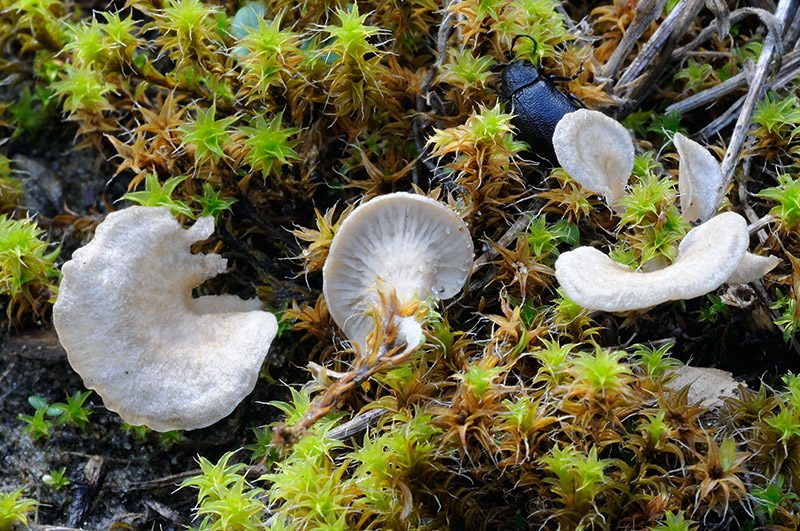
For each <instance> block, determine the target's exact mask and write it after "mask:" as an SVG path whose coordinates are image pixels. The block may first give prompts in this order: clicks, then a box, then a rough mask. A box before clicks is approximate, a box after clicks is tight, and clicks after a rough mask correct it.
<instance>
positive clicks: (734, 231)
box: [555, 212, 749, 312]
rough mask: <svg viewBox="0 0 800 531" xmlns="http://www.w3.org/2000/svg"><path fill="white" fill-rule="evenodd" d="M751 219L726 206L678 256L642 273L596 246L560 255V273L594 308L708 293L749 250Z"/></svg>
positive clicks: (574, 296) (573, 293)
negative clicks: (659, 267)
mask: <svg viewBox="0 0 800 531" xmlns="http://www.w3.org/2000/svg"><path fill="white" fill-rule="evenodd" d="M748 243H749V235H748V232H747V222H746V221H745V219H744V218H743V217H742V216H740V215H739V214H736V213H734V212H725V213H723V214H720V215H718V216H716V217H714V218H712V219H710V220H709V221H707V222H706V223H703V224H702V225H700V226H698V227H695V228H694V229H692V230H690V231H689V232H688V233H687V234H686V237H685V238H684V239H683V240H682V241H681V243H680V245H679V247H678V249H679V253H678V258H677V260H675V262H674V263H673V264H672V265H670V266H668V267H665V268H664V269H660V270H657V271H652V272H648V273H641V272H637V271H633V270H631V269H630V268H628V267H625V266H623V265H620V264H618V263H616V262H614V261H613V260H611V258H609V257H608V256H607V255H605V254H603V253H602V252H600V251H598V250H597V249H594V248H592V247H579V248H577V249H575V250H573V251H569V252H566V253H564V254H562V255H561V256H559V257H558V260H556V264H555V268H556V278H557V279H558V281H559V282H560V283H561V287H562V288H563V289H564V292H565V293H566V295H567V297H569V298H570V299H571V300H572V301H573V302H575V303H576V304H578V305H580V306H583V307H584V308H589V309H593V310H602V311H607V312H624V311H629V310H636V309H640V308H648V307H650V306H655V305H657V304H661V303H662V302H666V301H671V300H680V299H691V298H693V297H699V296H700V295H704V294H706V293H708V292H710V291H712V290H714V289H716V288H718V287H719V286H720V285H722V284H723V283H724V282H726V281H728V279H729V278H730V277H731V275H732V274H733V272H734V271H735V270H736V268H737V267H738V266H739V264H740V263H741V262H742V259H743V257H744V256H745V253H746V251H747V246H748Z"/></svg>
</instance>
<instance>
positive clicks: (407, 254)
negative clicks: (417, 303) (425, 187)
mask: <svg viewBox="0 0 800 531" xmlns="http://www.w3.org/2000/svg"><path fill="white" fill-rule="evenodd" d="M472 258H473V246H472V238H471V237H470V234H469V230H468V228H467V226H466V225H465V224H464V222H463V221H462V220H461V218H459V217H458V215H457V214H456V213H455V212H453V211H452V210H450V208H448V207H447V206H446V205H445V204H443V203H440V202H439V201H435V200H433V199H430V198H428V197H425V196H422V195H415V194H409V193H405V192H397V193H393V194H387V195H383V196H380V197H377V198H375V199H372V200H371V201H368V202H366V203H364V204H362V205H361V206H359V207H358V208H356V209H355V210H353V212H352V213H350V215H349V216H348V217H347V219H345V221H344V222H343V223H342V226H341V227H340V228H339V230H338V232H337V233H336V236H335V237H334V238H333V241H332V242H331V247H330V251H329V253H328V258H327V260H326V261H325V267H324V268H323V270H322V274H323V292H324V294H325V301H326V302H327V304H328V309H329V311H330V314H331V317H333V320H334V321H335V322H336V324H338V325H339V327H340V328H341V329H342V330H343V331H344V333H345V335H346V336H347V337H348V339H350V341H352V342H353V343H355V344H356V345H357V346H358V347H359V348H361V349H363V347H364V346H365V345H366V337H367V335H368V334H369V333H370V332H371V331H372V328H373V320H372V318H370V317H369V316H367V315H366V312H367V311H369V309H370V306H372V305H377V304H378V302H379V296H378V292H377V289H376V288H377V287H378V286H379V284H381V283H385V284H387V285H388V286H391V287H392V288H393V289H394V290H395V292H396V293H397V296H398V298H399V299H400V300H401V301H404V302H407V301H410V300H411V299H412V298H414V297H418V298H419V299H423V300H424V299H426V298H427V297H433V298H435V299H448V298H450V297H453V296H454V295H455V294H457V293H458V292H459V291H460V290H461V287H462V286H463V285H464V282H465V281H466V279H467V276H468V275H469V272H470V267H471V265H472ZM404 327H406V328H405V329H406V330H408V331H409V332H410V331H411V330H412V329H414V327H413V326H410V325H409V324H406V325H404ZM401 332H402V330H401ZM407 335H410V336H414V337H416V336H417V335H419V334H418V333H417V332H413V333H409V334H407Z"/></svg>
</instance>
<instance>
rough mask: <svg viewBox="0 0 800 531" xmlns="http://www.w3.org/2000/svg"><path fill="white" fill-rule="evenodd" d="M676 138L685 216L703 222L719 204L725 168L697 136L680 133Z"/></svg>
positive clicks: (679, 186) (692, 220)
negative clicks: (697, 139) (694, 137)
mask: <svg viewBox="0 0 800 531" xmlns="http://www.w3.org/2000/svg"><path fill="white" fill-rule="evenodd" d="M673 141H674V142H675V147H676V148H677V149H678V155H679V156H680V167H679V169H678V191H679V192H680V196H681V213H682V214H683V219H685V220H686V221H689V222H694V221H700V222H701V223H702V222H704V221H706V220H708V219H711V217H712V216H713V215H714V214H716V213H717V208H719V199H720V195H719V191H720V189H721V188H722V169H721V168H720V166H719V163H718V162H717V159H715V158H714V156H713V155H712V154H711V153H709V151H708V150H707V149H706V148H704V147H703V146H701V145H700V144H698V143H697V142H695V141H694V140H690V139H688V138H686V137H685V136H683V135H682V134H680V133H677V134H676V135H675V136H674V137H673Z"/></svg>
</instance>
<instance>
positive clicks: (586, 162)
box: [553, 109, 634, 207]
mask: <svg viewBox="0 0 800 531" xmlns="http://www.w3.org/2000/svg"><path fill="white" fill-rule="evenodd" d="M553 147H554V148H555V152H556V158H558V163H559V164H561V167H562V168H564V170H565V171H566V172H567V173H568V174H569V176H570V177H572V178H573V179H575V180H576V181H578V182H579V183H580V184H581V186H583V187H584V188H586V189H587V190H590V191H592V192H594V193H596V194H600V195H603V196H604V197H605V199H606V203H608V205H609V206H612V207H613V206H614V205H615V204H616V203H617V202H618V201H619V200H620V198H621V197H622V195H623V194H624V193H625V185H626V184H627V183H628V179H629V178H630V176H631V171H632V170H633V161H634V151H633V141H632V140H631V136H630V135H629V134H628V131H627V130H626V129H625V127H623V125H622V124H620V123H619V122H617V121H616V120H614V119H613V118H609V117H608V116H606V115H605V114H603V113H601V112H598V111H590V110H588V109H579V110H577V111H575V112H571V113H569V114H567V115H566V116H564V117H563V118H562V119H561V120H560V121H559V122H558V125H556V129H555V132H554V133H553Z"/></svg>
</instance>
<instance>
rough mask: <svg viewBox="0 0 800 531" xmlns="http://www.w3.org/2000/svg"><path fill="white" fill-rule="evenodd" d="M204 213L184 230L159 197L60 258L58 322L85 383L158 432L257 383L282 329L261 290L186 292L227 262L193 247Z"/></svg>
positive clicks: (219, 410)
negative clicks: (157, 203) (246, 295)
mask: <svg viewBox="0 0 800 531" xmlns="http://www.w3.org/2000/svg"><path fill="white" fill-rule="evenodd" d="M213 231H214V220H213V218H211V217H206V218H201V219H199V220H198V221H197V222H196V223H195V224H194V225H193V226H192V227H191V228H190V229H188V230H184V229H182V228H181V226H180V224H179V223H178V222H177V221H176V220H175V218H174V217H173V216H172V214H170V211H169V209H167V208H165V207H157V208H155V207H140V206H134V207H130V208H127V209H124V210H120V211H118V212H114V213H112V214H109V215H108V216H107V217H106V219H105V221H103V223H101V224H100V225H99V226H98V227H97V231H96V232H95V236H94V239H93V240H92V241H91V242H90V243H89V244H88V245H86V246H84V247H83V248H81V249H78V250H77V251H75V253H74V255H73V257H72V260H70V261H69V262H67V263H66V264H64V266H63V268H62V272H63V278H62V281H61V287H60V289H59V294H58V299H57V300H56V303H55V306H54V308H53V322H54V324H55V327H56V331H57V332H58V336H59V339H60V340H61V344H62V345H63V346H64V348H65V349H66V351H67V354H68V356H69V362H70V364H71V365H72V367H73V368H74V369H75V370H76V371H77V372H78V374H80V375H81V377H82V378H83V381H84V383H85V384H86V387H88V388H90V389H94V390H95V391H97V393H98V394H99V395H100V396H101V397H102V398H103V402H104V403H105V405H106V407H107V408H108V409H110V410H112V411H115V412H117V413H118V414H119V415H120V416H121V417H122V418H123V419H124V420H125V421H126V422H128V423H130V424H133V425H140V424H144V425H146V426H149V427H150V428H152V429H154V430H157V431H168V430H175V429H186V430H190V429H196V428H202V427H205V426H208V425H210V424H213V423H214V422H216V421H218V420H220V419H222V418H223V417H225V416H227V415H228V414H230V413H231V411H233V409H234V408H235V407H236V405H237V404H238V403H239V402H241V401H242V399H243V398H244V397H245V396H246V395H248V394H249V393H250V392H251V391H252V390H253V387H254V386H255V383H256V380H257V379H258V373H259V370H260V367H261V363H262V362H263V360H264V357H265V356H266V354H267V350H268V349H269V346H270V343H271V342H272V339H273V338H274V337H275V334H276V332H277V322H276V319H275V316H273V315H272V314H270V313H267V312H263V311H258V307H259V304H258V301H257V300H253V301H245V300H242V299H240V298H238V297H236V296H233V295H222V296H206V297H200V298H197V299H193V298H192V288H194V287H195V286H197V285H198V284H200V283H202V282H203V281H205V280H206V279H208V278H210V277H213V276H215V275H217V274H219V273H221V272H222V271H224V270H225V267H226V260H225V259H223V258H222V257H220V256H219V255H217V254H192V253H191V252H190V250H189V247H190V246H191V245H192V243H194V242H196V241H200V240H203V239H206V238H208V237H209V236H210V235H211V233H212V232H213Z"/></svg>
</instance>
